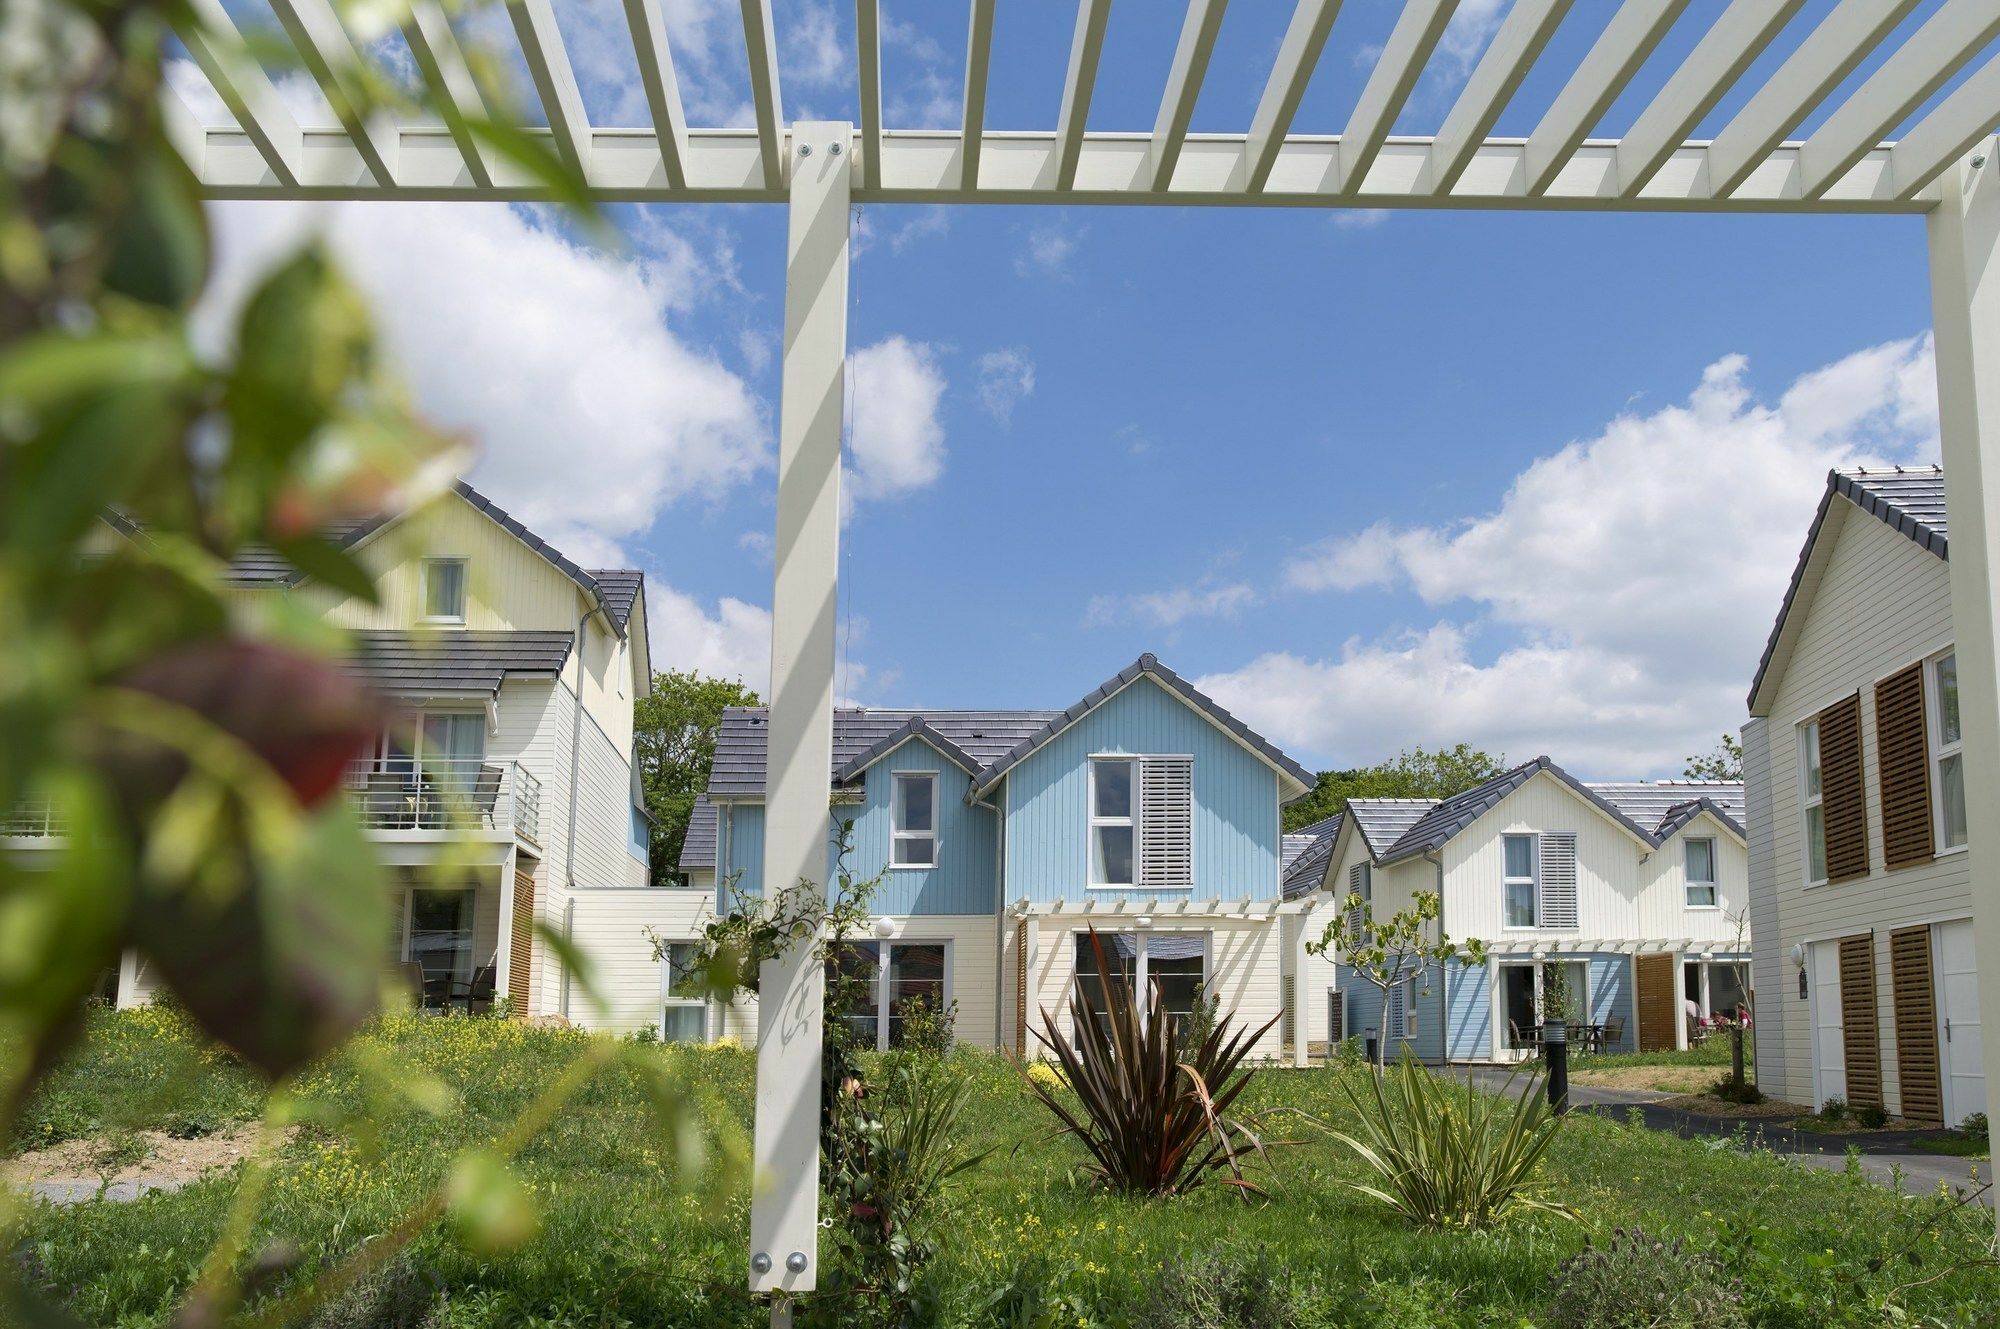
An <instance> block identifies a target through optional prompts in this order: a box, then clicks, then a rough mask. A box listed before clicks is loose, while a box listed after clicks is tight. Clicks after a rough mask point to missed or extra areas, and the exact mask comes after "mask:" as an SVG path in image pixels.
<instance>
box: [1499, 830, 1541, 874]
mask: <svg viewBox="0 0 2000 1329" xmlns="http://www.w3.org/2000/svg"><path fill="white" fill-rule="evenodd" d="M1506 846H1507V875H1508V876H1510V877H1532V876H1534V875H1535V847H1534V845H1533V843H1532V842H1531V841H1530V840H1529V839H1528V837H1527V836H1525V835H1510V836H1507V837H1506Z"/></svg>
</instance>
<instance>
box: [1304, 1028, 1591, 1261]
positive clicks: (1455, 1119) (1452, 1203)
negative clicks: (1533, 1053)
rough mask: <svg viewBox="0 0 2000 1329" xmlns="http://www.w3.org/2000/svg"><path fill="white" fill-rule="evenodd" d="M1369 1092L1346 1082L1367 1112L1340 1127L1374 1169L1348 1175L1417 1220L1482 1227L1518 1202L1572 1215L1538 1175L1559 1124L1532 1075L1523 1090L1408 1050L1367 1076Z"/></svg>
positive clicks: (1352, 1100) (1342, 1137) (1355, 1185)
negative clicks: (1479, 1079)
mask: <svg viewBox="0 0 2000 1329" xmlns="http://www.w3.org/2000/svg"><path fill="white" fill-rule="evenodd" d="M1366 1078H1367V1082H1368V1085H1369V1088H1370V1094H1369V1095H1368V1096H1367V1097H1365V1098H1364V1097H1363V1096H1362V1095H1360V1094H1358V1093H1356V1092H1355V1090H1354V1087H1353V1085H1352V1084H1351V1083H1343V1084H1342V1086H1341V1088H1342V1091H1343V1092H1344V1093H1345V1094H1346V1095H1347V1100H1348V1103H1349V1104H1350V1105H1351V1106H1352V1107H1353V1108H1354V1110H1355V1112H1356V1113H1357V1114H1358V1115H1359V1117H1360V1125H1359V1127H1358V1128H1357V1130H1356V1132H1355V1133H1353V1134H1349V1133H1348V1132H1345V1131H1335V1132H1333V1137H1334V1138H1335V1139H1336V1140H1339V1141H1340V1142H1341V1143H1342V1144H1345V1145H1346V1146H1347V1147H1348V1148H1350V1149H1352V1150H1353V1151H1354V1152H1355V1154H1356V1155H1357V1156H1358V1157H1359V1158H1360V1159H1361V1161H1362V1163H1363V1164H1365V1165H1366V1166H1367V1168H1368V1170H1369V1172H1370V1173H1371V1174H1372V1176H1371V1177H1370V1179H1369V1180H1367V1181H1350V1182H1346V1183H1344V1184H1345V1185H1347V1186H1349V1187H1351V1188H1352V1189H1354V1190H1356V1191H1358V1192H1360V1193H1361V1194H1362V1195H1365V1196H1367V1197H1368V1198H1370V1199H1372V1200H1376V1201H1379V1202H1380V1203H1381V1204H1382V1205H1384V1206H1385V1207H1387V1208H1389V1209H1390V1210H1393V1211H1394V1212H1395V1213H1397V1214H1399V1215H1401V1216H1402V1217H1403V1218H1404V1219H1406V1220H1408V1221H1409V1222H1411V1223H1413V1224H1415V1225H1416V1226H1418V1227H1426V1228H1484V1227H1491V1226H1492V1225H1493V1224H1494V1223H1497V1222H1499V1221H1500V1220H1501V1219H1502V1218H1504V1217H1505V1216H1506V1215H1507V1214H1508V1213H1510V1212H1512V1211H1515V1210H1538V1211H1540V1212H1543V1213H1551V1214H1561V1215H1564V1216H1566V1217H1567V1216H1572V1215H1571V1213H1570V1210H1569V1209H1568V1208H1567V1207H1565V1206H1563V1205H1560V1204H1556V1203H1554V1202H1552V1201H1550V1200H1547V1199H1545V1198H1543V1197H1542V1196H1541V1194H1540V1193H1539V1188H1538V1186H1537V1183H1536V1181H1535V1174H1536V1172H1537V1170H1538V1169H1539V1168H1540V1165H1541V1161H1542V1156H1543V1155H1544V1154H1546V1153H1547V1152H1548V1148H1549V1145H1550V1144H1551V1143H1552V1142H1553V1141H1554V1140H1555V1137H1556V1131H1557V1129H1558V1127H1559V1122H1558V1120H1557V1118H1556V1117H1555V1116H1554V1114H1552V1113H1551V1112H1550V1111H1549V1107H1548V1102H1547V1100H1546V1098H1544V1097H1543V1095H1542V1093H1541V1078H1540V1077H1539V1076H1531V1077H1529V1079H1528V1082H1527V1085H1526V1087H1525V1088H1523V1089H1522V1090H1521V1092H1520V1094H1519V1096H1517V1097H1509V1096H1508V1095H1505V1094H1498V1095H1487V1094H1483V1093H1481V1092H1480V1091H1479V1090H1477V1089H1475V1088H1473V1086H1472V1084H1471V1083H1470V1082H1467V1083H1465V1084H1463V1085H1454V1084H1449V1083H1447V1082H1445V1081H1444V1080H1442V1079H1439V1078H1438V1077H1437V1076H1434V1075H1432V1074H1431V1073H1430V1072H1429V1071H1427V1070H1425V1069H1424V1068H1423V1067H1422V1066H1420V1065H1418V1064H1417V1062H1416V1060H1415V1059H1414V1058H1412V1057H1411V1056H1410V1055H1409V1053H1408V1052H1407V1051H1406V1052H1405V1053H1404V1054H1403V1059H1402V1060H1401V1061H1400V1062H1398V1063H1397V1064H1396V1065H1395V1066H1394V1067H1393V1068H1391V1069H1390V1070H1387V1071H1384V1072H1381V1073H1379V1074H1374V1075H1370V1076H1368V1077H1366Z"/></svg>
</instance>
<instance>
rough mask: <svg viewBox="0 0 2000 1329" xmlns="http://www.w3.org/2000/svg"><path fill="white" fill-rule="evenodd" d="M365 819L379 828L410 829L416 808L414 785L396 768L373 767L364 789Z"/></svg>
mask: <svg viewBox="0 0 2000 1329" xmlns="http://www.w3.org/2000/svg"><path fill="white" fill-rule="evenodd" d="M361 817H362V821H363V822H364V823H365V824H366V825H369V826H373V827H375V828H376V829H378V830H388V831H404V830H408V829H409V828H410V826H411V824H412V822H413V821H414V820H415V817H416V809H415V805H414V804H413V803H412V801H411V794H410V787H409V786H408V785H407V784H405V783H404V781H403V777H402V776H400V775H398V774H396V773H395V772H394V771H370V772H368V779H367V781H366V783H365V784H363V786H362V790H361Z"/></svg>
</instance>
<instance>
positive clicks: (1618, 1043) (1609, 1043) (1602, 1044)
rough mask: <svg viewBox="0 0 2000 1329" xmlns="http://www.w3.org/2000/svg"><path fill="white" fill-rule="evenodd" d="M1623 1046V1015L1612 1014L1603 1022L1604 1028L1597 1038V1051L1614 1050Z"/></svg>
mask: <svg viewBox="0 0 2000 1329" xmlns="http://www.w3.org/2000/svg"><path fill="white" fill-rule="evenodd" d="M1623 1046H1625V1017H1624V1016H1622V1015H1614V1016H1612V1017H1611V1018H1610V1019H1608V1020H1606V1021H1605V1022H1604V1028H1603V1031H1602V1033H1601V1034H1600V1036H1599V1038H1598V1040H1597V1050H1598V1051H1599V1052H1616V1051H1617V1050H1618V1049H1619V1048H1621V1047H1623Z"/></svg>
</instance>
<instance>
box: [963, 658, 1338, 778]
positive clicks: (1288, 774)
mask: <svg viewBox="0 0 2000 1329" xmlns="http://www.w3.org/2000/svg"><path fill="white" fill-rule="evenodd" d="M1141 675H1145V676H1147V677H1150V678H1151V679H1152V680H1153V681H1154V682H1156V683H1158V684H1160V686H1162V687H1164V688H1166V690H1167V691H1169V692H1171V693H1173V694H1174V695H1175V696H1177V697H1179V698H1180V699H1181V700H1182V701H1184V702H1186V703H1187V704H1188V705H1189V706H1190V707H1192V708H1193V709H1194V710H1196V711H1197V712H1199V713H1200V714H1201V715H1202V716H1203V717H1205V718H1206V719H1207V720H1208V721H1209V722H1210V723H1211V724H1213V725H1215V726H1216V727H1217V728H1218V729H1221V730H1223V731H1224V732H1226V733H1228V734H1229V735H1230V736H1231V737H1232V738H1234V739H1235V740H1236V741H1237V742H1238V743H1240V744H1242V745H1243V746H1244V747H1246V748H1248V749H1249V750H1250V751H1251V752H1252V753H1253V754H1255V755H1256V756H1257V757H1258V758H1259V759H1261V760H1262V761H1263V762H1264V763H1265V764H1267V765H1269V766H1271V767H1272V768H1273V769H1275V770H1276V771H1277V772H1278V773H1279V775H1280V776H1281V777H1283V778H1286V779H1290V780H1291V781H1293V782H1294V783H1295V784H1297V785H1298V789H1297V790H1296V791H1295V792H1294V793H1293V795H1292V797H1294V798H1296V797H1298V796H1299V795H1300V794H1303V793H1305V792H1306V791H1307V790H1308V789H1310V788H1312V784H1313V776H1312V773H1311V772H1310V771H1308V770H1306V768H1305V767H1303V766H1301V765H1299V764H1298V763H1297V762H1295V761H1293V760H1292V759H1291V758H1290V757H1287V756H1286V755H1285V754H1284V753H1282V752H1280V751H1279V750H1278V749H1277V748H1276V747H1274V746H1273V745H1272V744H1271V743H1269V742H1267V741H1266V740H1265V739H1264V737H1263V736H1262V735H1261V734H1258V733H1256V732H1255V731H1254V730H1252V729H1251V728H1250V726H1248V725H1246V724H1244V723H1243V722H1242V721H1241V720H1239V719H1237V718H1236V717H1235V716H1233V715H1231V714H1230V713H1229V712H1228V711H1226V710H1224V709H1223V708H1222V707H1221V706H1219V705H1217V704H1216V702H1215V701H1214V699H1213V698H1211V697H1209V696H1208V695H1207V694H1205V693H1203V692H1202V691H1201V690H1200V689H1198V688H1196V687H1195V686H1194V685H1193V684H1191V683H1189V682H1188V681H1187V680H1186V679H1184V678H1182V677H1181V676H1180V675H1179V674H1176V673H1175V672H1174V671H1173V670H1171V669H1169V668H1167V667H1166V666H1165V665H1163V664H1161V663H1160V661H1159V657H1158V656H1156V655H1154V654H1153V653H1152V652H1150V651H1148V652H1147V653H1146V654H1144V655H1142V656H1140V657H1139V658H1138V659H1137V660H1134V661H1133V662H1132V663H1131V664H1129V665H1127V666H1126V667H1125V668H1123V669H1121V670H1119V671H1118V672H1117V673H1116V674H1113V675H1112V676H1111V677H1110V678H1108V679H1106V680H1105V681H1104V682H1103V683H1101V684H1099V685H1098V686H1097V687H1095V688H1093V689H1092V690H1091V691H1090V692H1089V693H1087V694H1085V696H1084V698H1083V700H1081V701H1079V702H1077V703H1076V704H1075V705H1074V706H1071V707H1070V708H1069V709H1068V710H1066V711H1064V712H1062V713H1061V714H1060V715H1057V716H1056V717H1054V718H1053V719H1051V720H1050V721H1049V722H1048V723H1047V724H1046V725H1044V726H1043V727H1042V729H1041V730H1040V731H1038V732H1037V733H1035V734H1033V735H1031V736H1029V737H1028V738H1026V739H1024V740H1022V742H1021V743H1020V744H1019V745H1018V746H1016V747H1015V748H1014V749H1013V751H1011V752H1009V753H1007V754H1006V755H1005V756H1003V757H1001V758H1000V760H998V761H996V762H994V763H993V764H991V765H989V766H988V767H987V768H986V769H985V770H984V771H982V772H981V773H980V775H979V777H978V778H977V779H975V780H974V781H973V782H972V796H973V797H974V798H980V797H983V796H984V795H985V794H986V793H987V791H988V790H990V789H992V788H993V786H994V785H996V784H998V783H999V782H1000V780H1001V779H1002V778H1003V777H1004V776H1005V775H1006V774H1007V772H1008V771H1010V770H1012V769H1013V768H1014V767H1016V766H1018V765H1020V764H1021V763H1022V762H1023V761H1026V760H1027V759H1028V758H1029V757H1031V756H1033V755H1034V754H1035V753H1036V752H1038V751H1040V750H1041V749H1042V748H1043V747H1045V746H1047V745H1048V744H1049V743H1050V742H1051V741H1053V740H1054V739H1055V737H1056V735H1058V734H1060V733H1062V732H1063V731H1064V730H1066V729H1068V728H1069V727H1070V726H1071V725H1073V724H1075V723H1076V722H1077V721H1078V720H1081V719H1082V718H1083V717H1084V716H1086V715H1089V714H1090V713H1091V712H1092V711H1094V710H1096V709H1097V708H1098V707H1099V706H1102V705H1103V704H1104V703H1105V702H1107V701H1109V700H1111V698H1113V697H1115V696H1116V695H1118V693H1120V692H1122V691H1124V689H1125V687H1126V686H1127V685H1128V684H1130V683H1133V682H1135V681H1137V680H1138V678H1139V677H1140V676H1141ZM1284 801H1287V802H1289V801H1290V800H1284Z"/></svg>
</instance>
